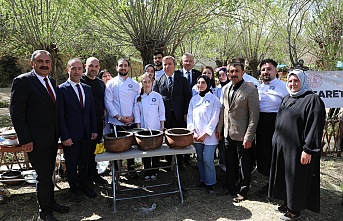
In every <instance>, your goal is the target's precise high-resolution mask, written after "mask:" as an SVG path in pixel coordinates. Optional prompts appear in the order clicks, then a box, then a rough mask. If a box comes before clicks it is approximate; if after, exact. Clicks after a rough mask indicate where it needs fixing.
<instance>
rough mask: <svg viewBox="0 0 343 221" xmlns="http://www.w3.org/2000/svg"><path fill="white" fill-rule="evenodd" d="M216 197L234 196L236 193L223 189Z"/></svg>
mask: <svg viewBox="0 0 343 221" xmlns="http://www.w3.org/2000/svg"><path fill="white" fill-rule="evenodd" d="M217 195H218V196H229V195H230V196H236V195H237V192H236V191H230V190H228V189H225V190H224V192H220V193H218V194H217Z"/></svg>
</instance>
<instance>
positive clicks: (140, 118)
mask: <svg viewBox="0 0 343 221" xmlns="http://www.w3.org/2000/svg"><path fill="white" fill-rule="evenodd" d="M138 97H139V95H137V96H136V98H135V106H134V112H133V113H134V117H135V123H140V126H141V128H145V129H151V130H160V129H161V121H165V120H166V115H165V108H164V103H163V99H162V96H161V95H160V94H159V93H157V92H155V91H151V92H150V94H146V93H144V94H143V95H142V99H141V101H140V102H137V98H138Z"/></svg>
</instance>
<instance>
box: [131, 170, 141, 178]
mask: <svg viewBox="0 0 343 221" xmlns="http://www.w3.org/2000/svg"><path fill="white" fill-rule="evenodd" d="M129 176H130V177H132V178H134V179H136V178H138V177H139V174H138V173H137V171H134V172H129Z"/></svg>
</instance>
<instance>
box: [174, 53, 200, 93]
mask: <svg viewBox="0 0 343 221" xmlns="http://www.w3.org/2000/svg"><path fill="white" fill-rule="evenodd" d="M181 64H182V67H183V68H182V69H180V70H178V71H177V72H176V73H177V74H179V75H181V76H184V77H185V78H186V79H187V81H188V84H189V87H190V89H191V90H192V88H193V86H194V85H195V84H196V83H197V79H198V77H199V76H200V75H201V72H200V71H198V70H195V69H193V67H194V56H193V55H192V54H190V53H185V54H184V55H182V59H181Z"/></svg>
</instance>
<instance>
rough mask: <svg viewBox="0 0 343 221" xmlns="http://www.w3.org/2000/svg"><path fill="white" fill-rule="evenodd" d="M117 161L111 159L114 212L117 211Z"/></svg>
mask: <svg viewBox="0 0 343 221" xmlns="http://www.w3.org/2000/svg"><path fill="white" fill-rule="evenodd" d="M114 164H115V161H114V160H112V161H111V172H112V189H113V212H116V179H115V177H116V173H115V166H114Z"/></svg>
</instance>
